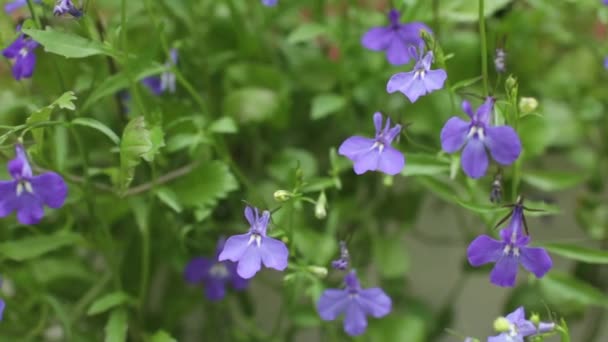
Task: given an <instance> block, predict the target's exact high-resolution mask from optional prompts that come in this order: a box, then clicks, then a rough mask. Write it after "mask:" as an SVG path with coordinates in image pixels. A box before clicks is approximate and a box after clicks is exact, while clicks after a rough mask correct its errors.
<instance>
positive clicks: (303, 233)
mask: <svg viewBox="0 0 608 342" xmlns="http://www.w3.org/2000/svg"><path fill="white" fill-rule="evenodd" d="M293 239H294V243H295V245H296V248H297V249H298V250H299V251H300V252H301V253H302V255H303V256H305V257H306V258H307V259H308V260H310V261H311V262H312V263H314V264H316V265H325V264H327V263H328V262H329V261H330V260H331V258H332V257H333V256H334V255H335V253H336V251H337V246H338V243H337V241H336V240H335V238H334V237H333V236H332V235H329V234H322V233H319V232H317V231H314V230H312V229H306V228H302V229H297V230H295V231H294V237H293Z"/></svg>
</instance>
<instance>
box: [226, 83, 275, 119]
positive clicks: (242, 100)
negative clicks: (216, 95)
mask: <svg viewBox="0 0 608 342" xmlns="http://www.w3.org/2000/svg"><path fill="white" fill-rule="evenodd" d="M278 109H279V97H278V96H277V94H276V93H275V92H274V91H272V90H270V89H265V88H256V87H249V88H243V89H239V90H236V91H233V92H231V93H229V94H228V96H226V98H225V99H224V113H226V115H230V116H232V117H234V118H236V119H237V121H239V122H261V121H264V120H267V119H269V118H271V117H272V116H274V114H275V113H276V112H277V111H278Z"/></svg>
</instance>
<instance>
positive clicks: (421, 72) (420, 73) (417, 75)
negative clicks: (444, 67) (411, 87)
mask: <svg viewBox="0 0 608 342" xmlns="http://www.w3.org/2000/svg"><path fill="white" fill-rule="evenodd" d="M425 75H426V70H424V69H420V70H416V72H415V73H414V78H415V79H421V80H422V79H424V76H425Z"/></svg>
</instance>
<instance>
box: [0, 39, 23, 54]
mask: <svg viewBox="0 0 608 342" xmlns="http://www.w3.org/2000/svg"><path fill="white" fill-rule="evenodd" d="M24 46H25V39H24V38H23V35H20V36H19V37H18V38H17V39H15V41H14V42H12V43H11V45H9V46H7V47H6V49H4V50H2V55H3V56H4V57H6V58H9V59H11V58H16V57H17V56H19V50H21V49H22V48H23V47H24Z"/></svg>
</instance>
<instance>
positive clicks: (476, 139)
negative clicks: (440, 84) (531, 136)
mask: <svg viewBox="0 0 608 342" xmlns="http://www.w3.org/2000/svg"><path fill="white" fill-rule="evenodd" d="M493 107H494V99H493V98H491V97H488V98H487V100H486V101H485V102H484V103H483V104H482V105H481V106H480V107H479V108H478V109H477V112H475V114H473V110H472V108H471V104H470V103H469V102H468V101H463V102H462V110H463V111H464V112H465V113H467V115H469V117H470V118H471V121H470V122H467V121H464V120H462V119H461V118H459V117H456V116H453V117H451V118H450V119H449V120H448V121H447V122H446V123H445V125H444V126H443V128H442V129H441V148H442V149H443V150H444V151H445V152H447V153H455V152H457V151H459V150H460V149H461V148H463V146H464V148H463V151H462V162H461V164H462V169H463V170H464V173H466V174H467V175H468V176H469V177H471V178H480V177H482V176H483V175H485V174H486V171H487V170H488V164H489V161H488V154H487V152H486V150H488V151H489V152H490V155H491V156H492V158H493V159H494V160H495V161H496V162H497V163H499V164H501V165H510V164H512V163H513V162H515V160H517V158H518V157H519V155H520V153H521V142H520V140H519V136H517V132H515V130H514V129H513V128H511V127H510V126H492V125H491V124H490V121H491V117H492V111H493Z"/></svg>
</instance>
